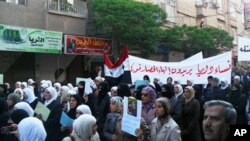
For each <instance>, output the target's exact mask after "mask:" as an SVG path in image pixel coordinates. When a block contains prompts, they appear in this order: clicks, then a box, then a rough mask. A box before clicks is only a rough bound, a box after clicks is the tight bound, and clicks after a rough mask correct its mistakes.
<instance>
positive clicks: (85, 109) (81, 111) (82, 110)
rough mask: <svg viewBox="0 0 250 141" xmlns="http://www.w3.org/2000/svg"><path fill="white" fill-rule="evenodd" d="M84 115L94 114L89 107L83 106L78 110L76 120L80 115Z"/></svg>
mask: <svg viewBox="0 0 250 141" xmlns="http://www.w3.org/2000/svg"><path fill="white" fill-rule="evenodd" d="M83 114H89V115H92V112H91V110H90V108H89V106H88V105H85V104H82V105H79V106H78V107H77V108H76V118H78V117H79V116H80V115H83Z"/></svg>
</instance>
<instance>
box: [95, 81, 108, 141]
mask: <svg viewBox="0 0 250 141" xmlns="http://www.w3.org/2000/svg"><path fill="white" fill-rule="evenodd" d="M97 91H98V95H97V96H94V98H93V102H92V103H93V107H92V108H91V109H92V114H93V116H94V117H95V118H96V120H97V126H98V133H99V135H100V139H101V140H103V138H104V136H103V126H104V123H105V120H106V116H107V114H108V113H109V110H110V109H109V103H110V96H109V95H108V92H109V84H108V83H107V82H106V81H103V82H101V83H100V84H99V85H98V87H97Z"/></svg>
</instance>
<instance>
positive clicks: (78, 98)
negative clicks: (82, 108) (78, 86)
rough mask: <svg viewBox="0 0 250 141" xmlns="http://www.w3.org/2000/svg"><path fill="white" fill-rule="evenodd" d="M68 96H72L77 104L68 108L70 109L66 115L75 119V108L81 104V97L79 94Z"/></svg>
mask: <svg viewBox="0 0 250 141" xmlns="http://www.w3.org/2000/svg"><path fill="white" fill-rule="evenodd" d="M70 97H73V98H74V99H75V100H76V102H77V104H76V107H74V108H70V110H69V112H68V113H67V115H68V116H69V117H70V118H72V119H76V108H77V107H78V106H79V105H81V104H82V98H81V97H80V96H79V95H77V94H75V95H71V96H70Z"/></svg>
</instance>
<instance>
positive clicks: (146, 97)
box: [141, 86, 156, 126]
mask: <svg viewBox="0 0 250 141" xmlns="http://www.w3.org/2000/svg"><path fill="white" fill-rule="evenodd" d="M141 95H142V111H141V117H142V118H143V119H144V120H145V121H146V123H147V125H148V126H150V125H151V122H152V120H153V119H154V118H155V99H156V93H155V90H154V89H153V88H152V87H150V86H147V87H144V88H143V89H142V92H141Z"/></svg>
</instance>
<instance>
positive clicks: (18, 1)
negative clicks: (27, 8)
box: [6, 0, 26, 5]
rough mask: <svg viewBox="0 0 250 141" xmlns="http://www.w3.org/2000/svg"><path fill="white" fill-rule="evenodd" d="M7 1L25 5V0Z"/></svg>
mask: <svg viewBox="0 0 250 141" xmlns="http://www.w3.org/2000/svg"><path fill="white" fill-rule="evenodd" d="M6 2H7V3H13V4H20V5H26V0H6Z"/></svg>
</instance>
